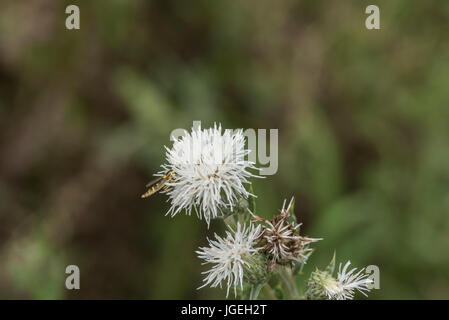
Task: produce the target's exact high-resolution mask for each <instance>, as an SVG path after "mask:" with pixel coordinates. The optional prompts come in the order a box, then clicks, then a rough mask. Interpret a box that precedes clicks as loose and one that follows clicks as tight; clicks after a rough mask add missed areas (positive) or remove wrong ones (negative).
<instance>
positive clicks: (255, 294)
mask: <svg viewBox="0 0 449 320" xmlns="http://www.w3.org/2000/svg"><path fill="white" fill-rule="evenodd" d="M263 286H264V285H263V284H261V283H256V284H253V286H252V287H251V293H250V294H249V300H256V299H257V297H258V296H259V293H260V289H262V287H263Z"/></svg>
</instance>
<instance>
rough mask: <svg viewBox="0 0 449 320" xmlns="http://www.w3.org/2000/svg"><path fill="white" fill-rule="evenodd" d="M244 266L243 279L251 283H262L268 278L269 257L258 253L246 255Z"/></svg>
mask: <svg viewBox="0 0 449 320" xmlns="http://www.w3.org/2000/svg"><path fill="white" fill-rule="evenodd" d="M245 262H246V264H244V266H243V270H244V272H243V280H244V281H246V282H248V283H250V284H260V283H264V282H266V281H267V280H268V276H269V274H270V273H269V272H268V270H267V263H268V261H267V258H266V256H265V255H263V254H260V253H256V254H253V255H250V256H246V257H245Z"/></svg>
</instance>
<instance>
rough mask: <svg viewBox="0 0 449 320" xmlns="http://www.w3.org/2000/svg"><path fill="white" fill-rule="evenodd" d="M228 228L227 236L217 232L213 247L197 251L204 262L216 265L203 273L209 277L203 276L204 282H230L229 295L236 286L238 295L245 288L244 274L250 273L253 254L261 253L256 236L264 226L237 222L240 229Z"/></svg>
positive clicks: (214, 285) (220, 283)
mask: <svg viewBox="0 0 449 320" xmlns="http://www.w3.org/2000/svg"><path fill="white" fill-rule="evenodd" d="M229 229H230V230H231V231H226V237H225V238H222V237H220V236H218V235H217V234H215V238H216V240H209V239H208V242H209V245H210V246H209V247H202V248H200V250H199V251H196V253H197V254H198V257H199V258H200V259H203V260H204V262H203V264H213V266H212V267H211V268H210V269H209V270H208V271H205V272H203V274H206V275H207V276H206V277H205V278H204V279H203V282H204V284H203V285H202V286H201V287H199V288H198V289H201V288H203V287H205V286H207V285H210V286H211V287H213V288H214V287H217V286H220V288H221V286H222V282H225V283H226V286H227V291H226V297H228V295H229V289H230V288H234V294H235V295H237V287H238V286H239V285H240V287H241V288H243V279H244V276H245V275H244V273H245V272H250V271H251V270H250V269H251V261H252V257H254V256H255V255H257V251H258V249H257V248H255V247H254V243H255V240H256V238H257V237H258V236H259V233H260V226H258V227H255V226H254V225H252V224H250V225H249V226H248V227H247V226H245V225H243V226H241V225H240V223H237V228H236V229H235V230H232V228H231V227H229Z"/></svg>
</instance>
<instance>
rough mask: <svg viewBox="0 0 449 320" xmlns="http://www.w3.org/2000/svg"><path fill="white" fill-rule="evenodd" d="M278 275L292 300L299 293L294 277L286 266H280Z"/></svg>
mask: <svg viewBox="0 0 449 320" xmlns="http://www.w3.org/2000/svg"><path fill="white" fill-rule="evenodd" d="M279 275H280V276H281V279H282V281H283V282H284V284H285V287H286V289H287V292H288V295H289V298H290V299H292V300H294V299H298V297H299V294H298V290H297V289H296V282H295V278H294V277H293V276H292V274H291V272H290V271H289V269H287V268H282V269H281V270H280V271H279Z"/></svg>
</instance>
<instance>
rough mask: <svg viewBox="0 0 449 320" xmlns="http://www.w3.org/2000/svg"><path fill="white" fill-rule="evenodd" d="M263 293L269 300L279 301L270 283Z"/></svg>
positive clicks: (264, 287)
mask: <svg viewBox="0 0 449 320" xmlns="http://www.w3.org/2000/svg"><path fill="white" fill-rule="evenodd" d="M263 293H264V294H265V296H266V297H267V298H269V299H271V300H277V298H276V295H275V294H274V293H273V289H272V288H271V286H270V285H269V284H268V283H267V284H266V285H265V286H263Z"/></svg>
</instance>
